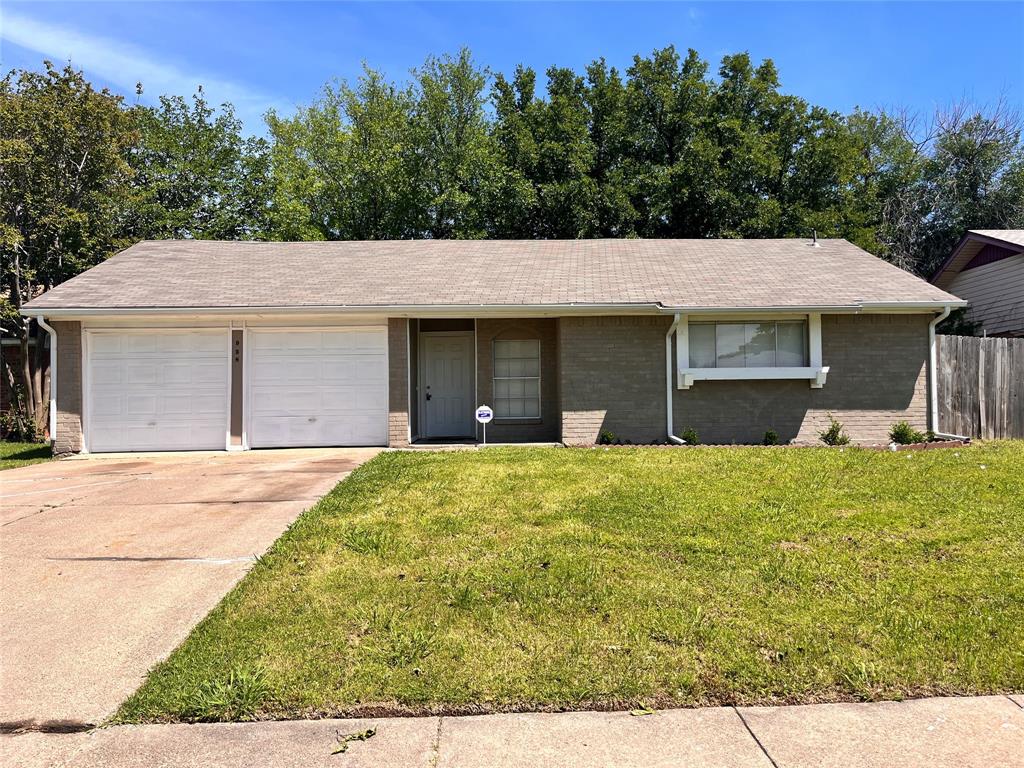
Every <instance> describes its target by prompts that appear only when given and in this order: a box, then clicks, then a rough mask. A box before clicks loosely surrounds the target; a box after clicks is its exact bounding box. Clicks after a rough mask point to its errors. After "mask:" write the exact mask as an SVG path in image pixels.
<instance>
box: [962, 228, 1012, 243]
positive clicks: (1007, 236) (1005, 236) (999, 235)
mask: <svg viewBox="0 0 1024 768" xmlns="http://www.w3.org/2000/svg"><path fill="white" fill-rule="evenodd" d="M968 231H969V232H972V233H974V234H975V235H983V236H985V237H991V238H992V239H993V240H1005V241H1006V242H1007V243H1011V244H1013V245H1024V229H971V230H968Z"/></svg>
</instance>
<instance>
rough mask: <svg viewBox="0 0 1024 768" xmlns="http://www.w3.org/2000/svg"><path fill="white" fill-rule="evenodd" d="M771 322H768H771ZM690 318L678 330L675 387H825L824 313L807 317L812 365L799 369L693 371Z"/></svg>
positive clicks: (826, 372)
mask: <svg viewBox="0 0 1024 768" xmlns="http://www.w3.org/2000/svg"><path fill="white" fill-rule="evenodd" d="M769 319H771V318H767V317H766V318H765V320H769ZM689 320H690V318H689V316H688V315H680V317H679V323H678V325H677V326H676V366H677V367H676V386H677V387H678V388H679V389H689V388H690V387H692V386H693V383H694V382H695V381H757V380H780V379H790V380H800V379H803V380H806V381H808V382H810V385H811V389H821V388H822V387H824V386H825V380H826V379H827V377H828V370H829V367H828V366H827V365H822V359H821V313H820V312H811V313H809V314H808V315H807V336H808V339H807V341H808V353H809V358H810V360H809V362H810V365H808V366H805V367H798V368H782V367H779V368H775V367H771V368H690V367H689V366H687V365H685V364H684V363H686V362H689V360H690V324H689Z"/></svg>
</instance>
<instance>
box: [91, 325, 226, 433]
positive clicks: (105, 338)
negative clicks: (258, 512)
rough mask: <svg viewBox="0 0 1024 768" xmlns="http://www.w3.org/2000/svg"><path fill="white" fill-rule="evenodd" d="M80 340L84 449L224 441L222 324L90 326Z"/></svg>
mask: <svg viewBox="0 0 1024 768" xmlns="http://www.w3.org/2000/svg"><path fill="white" fill-rule="evenodd" d="M87 345H88V362H87V364H86V365H87V376H86V389H87V395H86V397H87V404H86V435H87V439H88V443H89V450H91V451H96V452H102V451H173V450H203V449H223V448H224V445H225V440H226V432H227V428H228V378H229V376H230V374H229V367H228V366H229V364H230V350H229V335H228V333H227V331H224V330H209V331H207V330H202V331H200V330H196V331H146V332H138V333H135V332H116V333H111V332H90V333H89V334H88V340H87Z"/></svg>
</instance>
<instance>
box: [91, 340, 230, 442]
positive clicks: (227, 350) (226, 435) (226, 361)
mask: <svg viewBox="0 0 1024 768" xmlns="http://www.w3.org/2000/svg"><path fill="white" fill-rule="evenodd" d="M196 332H205V333H213V332H218V333H222V334H225V335H226V337H227V342H226V344H225V347H224V349H225V353H226V354H225V357H224V365H225V366H227V373H228V375H227V377H226V378H227V382H228V386H227V390H226V391H225V392H224V397H225V405H226V410H227V421H226V422H225V423H224V449H225V450H227V449H229V448H230V447H231V328H230V327H224V326H195V327H174V326H165V327H153V328H82V451H81V452H82V453H91V452H92V435H91V432H92V429H91V426H92V425H91V423H90V422H91V419H92V414H91V413H90V412H89V411H90V409H89V403H90V402H91V401H92V376H91V375H90V373H91V371H92V346H91V344H90V343H89V340H90V339H91V338H92V337H93V336H102V335H108V336H109V335H111V334H116V335H125V334H135V335H137V336H146V335H152V334H167V333H196Z"/></svg>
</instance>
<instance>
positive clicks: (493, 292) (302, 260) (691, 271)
mask: <svg viewBox="0 0 1024 768" xmlns="http://www.w3.org/2000/svg"><path fill="white" fill-rule="evenodd" d="M818 242H819V244H820V247H813V246H812V245H811V244H810V243H809V242H808V241H806V240H796V239H787V240H392V241H360V242H313V243H277V242H272V243H257V242H212V241H191V240H164V241H144V242H141V243H138V244H136V245H133V246H132V247H130V248H128V249H127V250H125V251H122V252H121V253H119V254H117V255H115V256H113V257H112V258H110V259H108V260H107V261H105V262H103V263H102V264H100V265H99V266H97V267H94V268H93V269H90V270H89V271H87V272H85V273H83V274H81V275H79V276H78V277H75V278H73V279H72V280H69V281H67V282H66V283H63V284H62V285H59V286H57V287H56V288H54V289H53V290H51V291H49V292H48V293H46V294H44V295H43V296H41V297H39V298H37V299H35V300H34V301H32V302H30V303H29V304H27V305H26V307H25V308H24V309H23V312H25V313H26V314H32V313H37V312H38V313H44V314H46V313H48V311H50V310H58V312H59V311H60V310H65V311H66V312H70V311H71V310H73V309H84V310H88V311H97V312H98V311H102V310H111V311H123V310H136V311H141V310H161V309H164V310H184V309H190V308H195V309H199V308H202V309H215V310H216V309H220V310H227V309H230V308H239V309H249V310H252V309H255V308H261V309H263V308H266V309H272V308H287V309H303V308H308V309H310V310H312V309H325V310H326V309H342V308H348V309H362V308H366V309H374V308H380V309H385V308H391V309H394V308H403V307H405V308H410V309H412V308H415V307H439V306H444V307H467V308H470V307H488V306H496V307H500V306H523V305H525V306H551V307H567V306H569V305H574V307H575V308H578V309H581V310H582V309H584V308H587V307H590V308H597V307H607V306H612V305H614V306H622V307H628V306H630V305H646V306H651V307H653V308H668V309H683V310H688V309H728V308H767V307H778V308H797V307H799V308H814V307H821V308H828V307H837V308H838V307H857V306H861V305H863V306H864V307H870V306H871V305H875V306H877V307H881V306H886V305H891V304H895V305H900V306H904V305H907V306H910V307H918V306H922V307H923V306H928V307H930V306H939V305H942V304H948V303H953V304H956V305H959V304H961V303H962V302H960V301H959V300H958V299H956V297H954V296H952V295H950V294H948V293H946V292H944V291H942V290H940V289H939V288H937V287H935V286H933V285H929V284H928V283H927V282H926V281H924V280H921V279H919V278H917V277H915V276H914V275H911V274H910V273H908V272H905V271H903V270H901V269H898V268H897V267H895V266H893V265H891V264H888V263H886V262H884V261H882V260H880V259H877V258H875V257H874V256H872V255H871V254H869V253H867V252H866V251H863V250H861V249H860V248H858V247H856V246H855V245H852V244H851V243H849V242H847V241H845V240H819V241H818Z"/></svg>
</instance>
